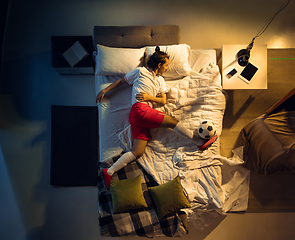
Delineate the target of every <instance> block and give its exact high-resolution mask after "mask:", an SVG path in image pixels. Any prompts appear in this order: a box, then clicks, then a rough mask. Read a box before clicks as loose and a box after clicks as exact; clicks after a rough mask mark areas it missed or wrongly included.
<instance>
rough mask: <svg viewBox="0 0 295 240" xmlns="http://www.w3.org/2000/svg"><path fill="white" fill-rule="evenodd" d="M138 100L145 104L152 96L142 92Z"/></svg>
mask: <svg viewBox="0 0 295 240" xmlns="http://www.w3.org/2000/svg"><path fill="white" fill-rule="evenodd" d="M136 100H137V101H139V102H145V101H149V100H150V95H148V94H147V93H145V92H140V93H138V94H136Z"/></svg>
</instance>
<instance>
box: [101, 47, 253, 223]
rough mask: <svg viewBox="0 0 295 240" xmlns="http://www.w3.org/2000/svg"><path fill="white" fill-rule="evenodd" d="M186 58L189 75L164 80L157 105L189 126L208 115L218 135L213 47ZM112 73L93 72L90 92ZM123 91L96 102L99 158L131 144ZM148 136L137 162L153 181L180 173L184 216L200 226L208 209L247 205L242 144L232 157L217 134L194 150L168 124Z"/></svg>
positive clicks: (220, 99)
mask: <svg viewBox="0 0 295 240" xmlns="http://www.w3.org/2000/svg"><path fill="white" fill-rule="evenodd" d="M190 62H191V66H192V70H193V71H192V73H191V75H190V76H188V77H185V78H184V79H181V80H174V81H166V84H167V87H168V89H169V94H168V98H167V100H168V102H167V104H166V105H165V106H164V107H161V108H159V109H160V110H162V111H164V112H166V113H167V114H170V115H172V116H174V117H175V118H177V119H178V120H179V121H182V122H183V123H184V124H185V125H186V126H187V127H188V128H189V129H191V130H193V131H194V130H196V129H197V126H198V125H199V123H200V121H201V120H204V119H207V120H210V121H212V122H213V123H214V124H215V125H216V127H217V135H218V136H219V135H220V134H221V131H222V121H223V114H224V110H225V97H224V95H223V92H222V87H221V76H220V73H219V69H218V67H217V65H216V57H215V50H206V49H204V50H192V51H191V53H190ZM118 77H120V76H117V77H114V76H112V77H109V76H103V77H102V76H96V91H97V92H99V91H100V90H101V89H103V88H105V87H106V86H107V85H108V84H110V82H113V81H115V80H117V79H118ZM129 96H131V87H129V86H125V87H124V89H121V90H120V91H115V92H112V93H111V94H110V95H107V96H106V97H105V99H104V101H103V102H102V103H101V104H100V106H99V114H100V116H99V132H100V160H101V161H104V160H106V159H107V158H109V157H112V156H115V155H118V154H119V153H120V152H121V151H122V150H123V149H125V150H126V149H130V147H131V144H132V140H131V134H132V133H131V128H130V127H129V122H128V116H129V111H130V108H131V101H130V97H129ZM122 129H124V130H123V131H122ZM118 136H119V138H118ZM152 136H153V139H152V140H151V141H149V143H148V145H147V147H146V150H145V153H144V155H143V156H142V157H141V158H140V159H139V160H138V161H139V163H140V164H141V165H142V166H143V167H144V169H145V170H146V171H147V172H148V173H150V174H151V175H152V176H153V177H154V178H155V180H156V181H157V182H158V183H159V184H162V183H165V182H167V181H169V180H171V179H173V178H175V177H176V176H177V175H179V176H180V177H181V182H182V185H183V186H184V188H185V190H186V192H187V193H188V197H189V200H190V203H191V205H192V208H191V209H187V210H186V211H187V213H188V216H189V219H195V220H196V221H197V222H199V225H200V226H205V225H207V224H209V223H208V221H207V219H212V218H210V217H208V214H212V211H214V212H215V213H216V212H218V213H225V212H228V211H244V210H246V209H247V202H248V192H249V172H248V171H247V170H245V169H244V168H242V167H241V166H240V165H241V164H242V163H243V160H242V149H236V151H235V154H234V157H232V158H230V159H228V158H224V157H222V156H220V155H219V154H220V153H219V138H217V140H216V141H215V143H214V144H213V145H212V146H211V147H210V148H209V149H208V150H205V151H198V147H197V146H196V145H195V144H194V143H192V142H191V141H189V140H187V139H185V138H182V137H180V136H179V135H177V134H176V133H175V132H174V131H173V130H170V129H165V128H159V129H153V130H152ZM209 212H210V213H209ZM213 216H214V214H213Z"/></svg>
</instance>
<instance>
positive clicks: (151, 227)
mask: <svg viewBox="0 0 295 240" xmlns="http://www.w3.org/2000/svg"><path fill="white" fill-rule="evenodd" d="M121 154H122V153H121ZM120 156H121V155H120ZM120 156H117V157H115V158H113V159H110V160H109V161H107V162H102V163H100V165H99V171H98V211H99V226H100V234H101V235H102V236H104V237H118V236H126V235H135V236H146V237H155V236H169V237H175V236H182V235H183V234H186V233H187V230H186V214H185V213H184V212H182V211H179V212H177V213H171V214H169V215H167V216H166V217H164V218H162V219H158V216H157V212H156V207H155V204H154V203H153V201H152V199H151V197H150V194H149V192H148V187H153V186H156V185H158V184H157V183H156V181H155V180H154V179H153V178H152V177H151V176H150V175H149V174H147V173H146V172H145V171H144V169H143V168H142V167H141V166H140V165H139V164H138V163H137V162H136V161H135V162H132V163H130V164H128V165H127V166H126V167H125V168H123V169H121V170H119V171H118V172H117V173H115V174H114V175H113V177H112V180H114V181H116V180H122V179H127V178H132V177H136V176H138V175H141V176H144V180H145V181H144V182H143V183H142V190H143V195H144V198H145V200H146V202H147V204H148V208H145V209H142V210H132V211H129V212H125V213H120V214H112V212H113V209H112V196H111V193H110V191H109V190H108V189H107V188H106V187H105V184H104V180H103V174H102V171H101V169H103V168H106V167H109V166H110V165H111V164H112V163H113V162H115V161H116V160H117V159H118V158H119V157H120Z"/></svg>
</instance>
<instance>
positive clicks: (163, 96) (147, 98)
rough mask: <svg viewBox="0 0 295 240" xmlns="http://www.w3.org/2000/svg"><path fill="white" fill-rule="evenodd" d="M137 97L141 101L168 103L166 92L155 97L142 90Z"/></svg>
mask: <svg viewBox="0 0 295 240" xmlns="http://www.w3.org/2000/svg"><path fill="white" fill-rule="evenodd" d="M136 99H137V100H138V101H140V102H147V101H151V102H156V103H160V104H162V105H165V104H166V93H163V94H161V95H159V96H157V97H153V96H151V95H148V94H147V93H144V92H141V93H138V94H137V95H136Z"/></svg>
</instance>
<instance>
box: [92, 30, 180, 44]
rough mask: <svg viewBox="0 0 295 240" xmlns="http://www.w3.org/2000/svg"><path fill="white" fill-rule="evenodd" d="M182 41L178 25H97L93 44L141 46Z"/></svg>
mask: <svg viewBox="0 0 295 240" xmlns="http://www.w3.org/2000/svg"><path fill="white" fill-rule="evenodd" d="M179 43H180V29H179V26H176V25H159V26H126V27H124V26H95V27H94V29H93V44H94V48H96V45H97V44H101V45H104V46H108V47H125V48H140V47H144V46H155V45H172V44H179Z"/></svg>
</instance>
